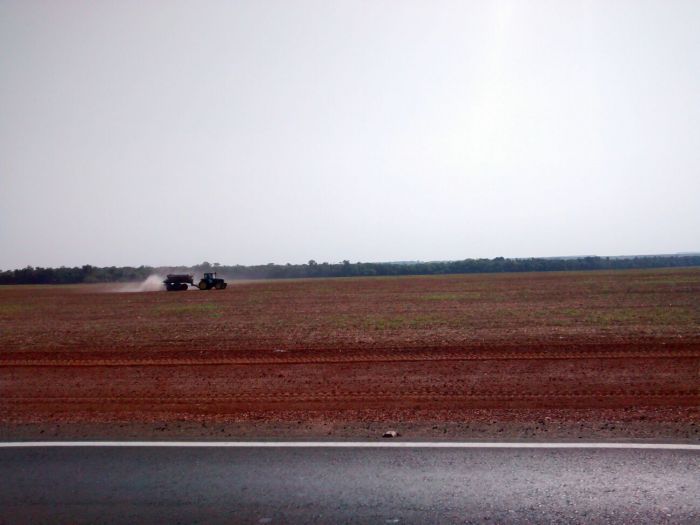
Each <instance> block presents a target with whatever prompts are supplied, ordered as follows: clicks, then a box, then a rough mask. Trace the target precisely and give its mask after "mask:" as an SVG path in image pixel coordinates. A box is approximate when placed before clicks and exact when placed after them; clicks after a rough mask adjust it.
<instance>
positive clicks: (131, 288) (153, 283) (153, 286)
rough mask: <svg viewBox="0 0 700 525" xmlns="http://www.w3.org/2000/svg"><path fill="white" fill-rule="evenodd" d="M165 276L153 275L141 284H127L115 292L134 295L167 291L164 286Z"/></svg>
mask: <svg viewBox="0 0 700 525" xmlns="http://www.w3.org/2000/svg"><path fill="white" fill-rule="evenodd" d="M163 279H165V276H164V275H158V274H152V275H149V276H148V277H146V279H144V280H143V281H141V282H140V283H126V284H123V285H120V286H119V287H117V288H116V289H115V290H113V291H115V292H120V293H133V292H160V291H162V290H165V285H164V284H163Z"/></svg>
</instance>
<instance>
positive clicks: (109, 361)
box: [0, 349, 700, 367]
mask: <svg viewBox="0 0 700 525" xmlns="http://www.w3.org/2000/svg"><path fill="white" fill-rule="evenodd" d="M698 357H700V350H694V349H693V350H661V349H659V350H614V351H601V350H596V351H585V350H583V351H582V350H574V351H551V350H549V351H538V352H530V351H524V352H479V353H476V352H442V353H440V352H439V351H438V352H435V351H430V352H425V351H423V352H415V351H412V350H403V351H394V352H358V353H352V354H348V355H325V356H291V355H289V356H284V355H279V356H274V355H273V356H264V357H250V356H219V357H152V358H117V357H114V358H112V357H109V358H90V357H84V358H75V359H63V358H45V357H27V358H13V357H11V356H3V357H0V367H20V366H21V367H73V366H81V367H83V366H84V367H96V366H99V367H103V366H196V365H294V364H299V365H304V364H333V363H338V364H342V363H372V362H377V363H386V362H414V361H417V362H419V361H507V360H522V361H528V360H545V359H546V360H550V359H556V360H580V359H625V358H641V359H649V358H659V359H667V358H698Z"/></svg>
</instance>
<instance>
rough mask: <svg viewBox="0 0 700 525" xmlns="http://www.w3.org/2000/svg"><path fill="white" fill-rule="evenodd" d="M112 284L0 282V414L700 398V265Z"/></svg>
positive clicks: (367, 414) (447, 408)
mask: <svg viewBox="0 0 700 525" xmlns="http://www.w3.org/2000/svg"><path fill="white" fill-rule="evenodd" d="M113 290H114V288H113V287H109V286H107V287H105V286H96V285H95V286H76V287H58V286H56V287H28V286H26V287H5V288H2V289H0V348H2V352H1V353H0V385H2V394H3V395H2V398H1V399H0V420H1V421H3V422H4V423H5V424H6V425H8V424H9V425H11V424H19V423H23V422H38V423H41V422H61V421H72V422H78V423H80V422H83V423H99V422H110V421H130V422H139V423H143V422H154V421H175V420H180V419H190V420H191V419H203V420H216V421H264V422H267V423H270V422H273V423H274V422H275V421H281V420H283V419H285V418H287V417H288V415H289V414H294V416H293V417H299V418H304V417H311V415H313V417H322V418H324V419H325V420H327V421H343V420H354V419H357V417H358V416H357V414H359V413H361V414H362V418H364V419H374V420H376V421H381V420H386V419H391V418H392V417H394V416H396V415H399V414H400V417H401V420H402V421H410V420H419V419H421V420H426V418H427V419H431V420H434V421H465V420H468V419H469V418H470V417H471V416H470V414H473V413H474V411H479V410H482V409H483V410H492V411H501V413H508V414H509V415H508V418H510V420H518V417H519V416H518V414H519V413H522V414H528V416H527V417H531V415H532V413H533V412H532V411H533V410H534V411H539V412H538V413H540V414H548V413H555V412H556V413H557V414H562V411H564V412H566V411H569V412H570V413H571V414H574V413H576V414H578V413H581V411H586V413H587V414H589V416H588V417H592V416H591V414H594V415H595V414H596V413H598V414H599V415H600V417H601V418H609V417H611V416H610V414H611V411H613V412H612V413H614V411H619V412H620V413H622V412H625V413H627V414H628V415H629V413H630V411H632V412H633V413H635V414H643V415H642V416H640V417H644V418H650V419H654V418H657V419H658V418H659V417H661V416H659V414H674V415H673V417H674V418H676V420H677V419H678V418H680V419H681V420H683V421H686V422H688V423H693V424H694V422H695V418H696V415H697V407H698V405H699V401H700V397H699V395H700V393H699V372H700V269H682V270H661V271H659V270H657V271H630V272H595V273H557V274H520V275H486V276H484V275H469V276H439V277H408V278H365V279H334V280H305V281H266V282H247V283H240V284H235V285H232V286H229V288H228V289H227V290H224V291H211V292H200V291H191V292H187V293H166V292H161V293H155V292H153V293H116V292H114V291H113ZM305 414H306V416H305ZM392 415H393V416H392ZM663 417H666V416H663ZM662 419H663V418H662Z"/></svg>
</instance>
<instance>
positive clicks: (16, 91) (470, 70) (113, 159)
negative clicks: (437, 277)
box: [0, 0, 700, 269]
mask: <svg viewBox="0 0 700 525" xmlns="http://www.w3.org/2000/svg"><path fill="white" fill-rule="evenodd" d="M699 203H700V2H698V1H695V0H691V1H687V2H683V1H669V0H659V1H641V0H640V1H632V2H625V1H614V2H611V1H608V0H605V1H600V2H596V1H585V2H584V1H565V0H552V1H532V2H526V1H492V2H487V1H454V2H441V1H433V0H424V1H406V0H396V1H376V0H372V1H366V2H364V1H355V2H346V1H338V0H334V1H330V2H329V1H326V0H320V1H286V0H285V1H260V0H255V1H239V2H235V1H221V2H194V1H192V2H173V1H163V2H142V1H134V2H129V1H118V2H116V1H115V2H107V1H104V2H92V1H90V2H71V1H65V2H50V1H47V2H34V1H25V0H21V1H7V0H2V1H0V268H4V269H7V268H15V267H22V266H25V265H34V266H58V265H71V266H72V265H82V264H86V263H90V264H94V265H100V266H102V265H139V264H151V265H168V264H191V263H198V262H201V261H203V260H208V261H210V262H220V263H222V264H234V263H240V264H253V263H267V262H277V263H285V262H305V261H307V260H308V259H311V258H313V259H316V260H317V261H329V262H335V261H340V260H342V259H350V260H352V261H357V260H362V261H388V260H415V259H420V260H438V259H463V258H467V257H494V256H506V257H508V256H513V257H529V256H553V255H572V254H599V255H608V254H610V255H612V254H637V253H669V252H679V251H694V250H699V249H700V242H699V241H700V206H699Z"/></svg>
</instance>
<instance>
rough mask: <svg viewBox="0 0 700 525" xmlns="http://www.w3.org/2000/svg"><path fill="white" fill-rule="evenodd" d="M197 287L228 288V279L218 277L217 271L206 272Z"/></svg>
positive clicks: (204, 288)
mask: <svg viewBox="0 0 700 525" xmlns="http://www.w3.org/2000/svg"><path fill="white" fill-rule="evenodd" d="M197 287H198V288H199V289H200V290H212V289H215V290H223V289H225V288H226V281H224V280H223V279H218V278H217V277H216V273H205V274H204V277H202V279H201V280H200V281H199V284H198V285H197Z"/></svg>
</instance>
